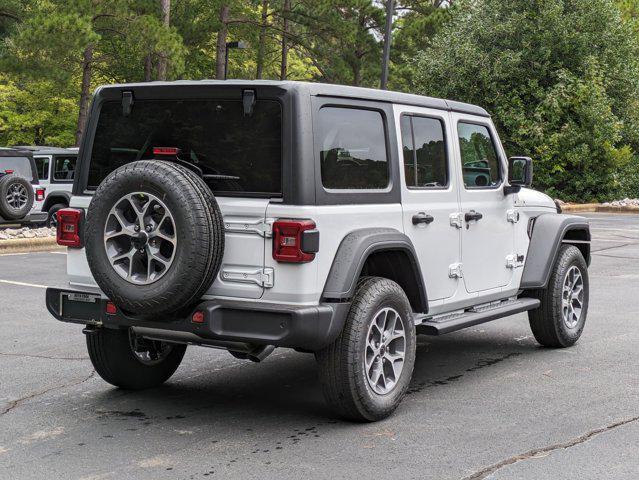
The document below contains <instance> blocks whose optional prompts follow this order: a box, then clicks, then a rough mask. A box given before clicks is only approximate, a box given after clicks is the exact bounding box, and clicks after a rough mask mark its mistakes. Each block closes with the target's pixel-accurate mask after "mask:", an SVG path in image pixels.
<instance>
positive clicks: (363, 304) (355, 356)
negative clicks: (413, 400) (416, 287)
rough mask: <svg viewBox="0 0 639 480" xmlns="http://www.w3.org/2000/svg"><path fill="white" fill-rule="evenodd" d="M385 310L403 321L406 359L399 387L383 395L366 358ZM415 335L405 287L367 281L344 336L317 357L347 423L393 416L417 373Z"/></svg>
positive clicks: (337, 409)
mask: <svg viewBox="0 0 639 480" xmlns="http://www.w3.org/2000/svg"><path fill="white" fill-rule="evenodd" d="M385 307H392V308H393V309H395V310H396V311H397V312H398V313H399V314H400V316H401V318H402V322H403V325H404V329H405V337H406V342H405V361H404V367H403V369H402V372H401V374H400V376H399V380H398V381H397V383H396V385H395V387H394V389H393V390H391V391H390V392H389V393H386V394H383V395H380V394H378V393H376V392H375V391H374V390H373V389H372V388H371V386H370V384H369V381H368V378H367V376H366V372H365V363H364V355H365V351H366V343H367V335H368V329H369V326H370V325H371V323H372V322H373V320H374V316H375V314H376V313H377V312H379V311H380V310H381V309H383V308H385ZM415 335H416V334H415V326H414V324H413V321H412V309H411V306H410V303H409V302H408V299H407V298H406V294H405V293H404V291H403V290H402V288H401V287H400V286H399V285H398V284H397V283H395V282H394V281H392V280H388V279H386V278H379V277H366V278H364V279H362V280H361V281H360V282H359V284H358V287H357V291H356V293H355V297H354V298H353V303H352V304H351V308H350V310H349V313H348V316H347V318H346V322H345V325H344V328H343V330H342V332H341V333H340V335H339V336H338V337H337V339H336V340H335V341H334V342H333V343H332V344H330V345H329V346H328V347H326V348H325V349H323V350H321V351H319V352H316V354H315V357H316V359H317V362H318V365H319V377H320V381H321V383H322V387H323V391H324V396H325V397H326V401H327V402H328V404H329V405H330V406H331V407H332V408H333V409H334V411H335V412H336V413H337V414H339V415H340V416H341V417H343V418H345V419H347V420H352V421H359V422H372V421H376V420H381V419H383V418H386V417H388V416H389V415H390V414H391V413H393V411H394V410H395V409H396V408H397V406H398V405H399V404H400V402H401V401H402V398H403V397H404V394H405V393H406V389H407V388H408V385H409V383H410V380H411V377H412V374H413V367H414V365H415V351H416V338H415Z"/></svg>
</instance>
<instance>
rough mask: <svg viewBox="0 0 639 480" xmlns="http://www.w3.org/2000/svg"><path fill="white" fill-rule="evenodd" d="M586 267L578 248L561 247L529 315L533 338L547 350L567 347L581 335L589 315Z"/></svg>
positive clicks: (571, 246) (570, 246)
mask: <svg viewBox="0 0 639 480" xmlns="http://www.w3.org/2000/svg"><path fill="white" fill-rule="evenodd" d="M588 294H589V281H588V265H587V264H586V261H585V260H584V257H583V255H582V254H581V252H580V251H579V249H578V248H577V247H575V246H573V245H563V246H562V247H561V249H560V250H559V254H558V255H557V260H556V262H555V265H554V266H553V270H552V272H551V275H550V280H549V281H548V286H547V287H546V288H545V289H544V290H539V291H537V292H535V294H534V295H535V296H536V297H537V298H539V299H540V300H541V306H540V307H539V308H538V309H535V310H530V311H529V312H528V319H529V321H530V328H531V330H532V332H533V335H534V336H535V339H536V340H537V341H538V342H539V343H540V344H541V345H544V346H546V347H570V346H571V345H574V344H575V342H577V340H579V337H580V336H581V334H582V332H583V329H584V326H585V324H586V316H587V314H588Z"/></svg>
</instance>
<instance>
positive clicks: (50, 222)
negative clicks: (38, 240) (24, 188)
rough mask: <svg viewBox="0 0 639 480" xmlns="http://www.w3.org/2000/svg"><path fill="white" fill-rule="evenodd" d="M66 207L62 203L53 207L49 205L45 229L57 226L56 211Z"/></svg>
mask: <svg viewBox="0 0 639 480" xmlns="http://www.w3.org/2000/svg"><path fill="white" fill-rule="evenodd" d="M67 206H68V205H65V204H64V203H56V204H55V205H51V207H50V208H49V211H48V212H47V227H49V228H51V227H55V226H56V225H57V224H58V220H57V213H58V210H62V209H63V208H67Z"/></svg>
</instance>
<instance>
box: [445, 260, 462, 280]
mask: <svg viewBox="0 0 639 480" xmlns="http://www.w3.org/2000/svg"><path fill="white" fill-rule="evenodd" d="M448 276H449V277H450V278H462V277H463V276H464V274H463V272H462V264H461V263H453V264H451V265H449V266H448Z"/></svg>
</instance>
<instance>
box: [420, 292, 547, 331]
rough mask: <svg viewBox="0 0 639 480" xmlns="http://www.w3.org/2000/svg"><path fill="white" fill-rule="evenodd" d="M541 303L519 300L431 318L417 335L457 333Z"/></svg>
mask: <svg viewBox="0 0 639 480" xmlns="http://www.w3.org/2000/svg"><path fill="white" fill-rule="evenodd" d="M540 303H541V302H540V301H539V300H538V299H536V298H518V299H517V300H512V301H507V302H504V305H497V306H495V307H492V308H487V309H485V310H481V311H473V310H468V311H466V312H463V313H459V314H457V315H450V316H445V315H443V316H441V317H439V318H437V317H436V318H430V319H427V320H425V321H424V322H422V323H420V324H418V325H417V333H421V334H424V335H443V334H444V333H450V332H455V331H457V330H461V329H463V328H468V327H472V326H474V325H479V324H481V323H486V322H490V321H491V320H497V319H498V318H502V317H507V316H509V315H514V314H516V313H521V312H525V311H528V310H533V309H535V308H538V307H539V305H540Z"/></svg>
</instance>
